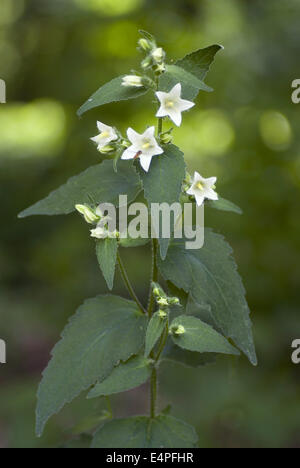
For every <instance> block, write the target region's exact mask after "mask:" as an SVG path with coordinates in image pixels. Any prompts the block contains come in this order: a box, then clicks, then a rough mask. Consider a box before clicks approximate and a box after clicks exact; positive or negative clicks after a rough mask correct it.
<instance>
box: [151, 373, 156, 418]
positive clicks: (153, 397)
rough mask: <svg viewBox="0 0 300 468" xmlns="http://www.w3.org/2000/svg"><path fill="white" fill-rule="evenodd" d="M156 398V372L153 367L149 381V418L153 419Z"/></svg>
mask: <svg viewBox="0 0 300 468" xmlns="http://www.w3.org/2000/svg"><path fill="white" fill-rule="evenodd" d="M156 397H157V370H156V368H155V367H154V369H153V371H152V374H151V381H150V417H151V419H154V418H155V414H156Z"/></svg>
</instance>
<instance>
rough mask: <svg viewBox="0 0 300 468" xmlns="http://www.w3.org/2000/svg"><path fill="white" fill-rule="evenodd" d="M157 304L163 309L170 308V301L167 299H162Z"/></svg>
mask: <svg viewBox="0 0 300 468" xmlns="http://www.w3.org/2000/svg"><path fill="white" fill-rule="evenodd" d="M157 304H158V305H160V306H161V307H168V305H169V302H168V299H166V298H165V297H160V298H159V299H158V300H157Z"/></svg>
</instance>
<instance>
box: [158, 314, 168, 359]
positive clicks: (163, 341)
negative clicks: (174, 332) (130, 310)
mask: <svg viewBox="0 0 300 468" xmlns="http://www.w3.org/2000/svg"><path fill="white" fill-rule="evenodd" d="M168 336H169V323H167V324H166V328H165V330H164V332H163V334H162V336H161V340H160V344H159V347H158V351H157V355H156V358H155V362H158V360H159V358H160V356H161V354H162V352H163V350H164V348H165V345H166V342H167V339H168Z"/></svg>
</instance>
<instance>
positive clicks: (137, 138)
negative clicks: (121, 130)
mask: <svg viewBox="0 0 300 468" xmlns="http://www.w3.org/2000/svg"><path fill="white" fill-rule="evenodd" d="M127 136H128V138H129V141H130V142H131V143H132V144H135V143H136V141H140V139H141V135H140V134H139V133H137V132H136V131H135V130H133V128H130V127H129V128H128V130H127Z"/></svg>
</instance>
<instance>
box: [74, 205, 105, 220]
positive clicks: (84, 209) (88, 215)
mask: <svg viewBox="0 0 300 468" xmlns="http://www.w3.org/2000/svg"><path fill="white" fill-rule="evenodd" d="M75 208H76V210H77V211H78V213H80V214H82V215H83V217H84V219H85V221H86V222H87V223H89V224H95V223H97V222H98V221H100V217H99V216H97V215H96V213H95V212H94V211H93V210H92V208H91V207H90V206H88V205H75Z"/></svg>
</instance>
